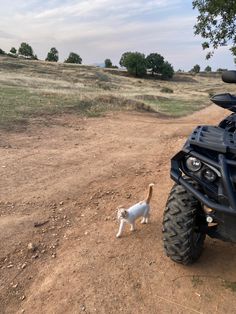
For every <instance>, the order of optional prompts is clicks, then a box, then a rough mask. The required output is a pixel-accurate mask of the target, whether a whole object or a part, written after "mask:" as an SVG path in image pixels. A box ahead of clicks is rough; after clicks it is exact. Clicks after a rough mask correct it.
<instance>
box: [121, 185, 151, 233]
mask: <svg viewBox="0 0 236 314" xmlns="http://www.w3.org/2000/svg"><path fill="white" fill-rule="evenodd" d="M153 186H154V184H153V183H151V184H149V188H148V195H147V197H146V199H145V200H144V201H142V202H139V203H137V204H135V205H133V206H131V207H130V208H128V209H125V208H119V209H118V213H117V218H118V220H120V227H119V231H118V233H117V235H116V237H117V238H119V237H120V236H121V234H122V231H123V229H124V226H125V223H129V224H130V225H131V228H130V230H131V231H134V230H135V220H136V219H137V218H139V217H143V219H142V221H141V223H142V224H145V223H148V219H149V217H150V213H149V212H150V205H149V203H150V200H151V197H152V190H153Z"/></svg>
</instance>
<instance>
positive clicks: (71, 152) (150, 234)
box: [0, 106, 236, 314]
mask: <svg viewBox="0 0 236 314" xmlns="http://www.w3.org/2000/svg"><path fill="white" fill-rule="evenodd" d="M226 114H227V113H226V112H224V111H223V110H222V109H220V108H219V109H218V108H216V107H215V106H212V107H208V108H207V109H204V110H202V111H201V112H198V113H195V114H194V115H192V116H189V117H186V118H182V119H178V120H172V119H168V120H164V119H160V118H157V117H156V116H154V115H149V114H147V115H146V114H138V113H113V114H109V115H107V116H106V117H103V118H91V119H82V118H79V117H78V116H75V115H63V116H59V117H56V118H50V119H51V120H48V122H47V124H48V125H47V126H43V125H42V124H40V125H39V124H38V122H37V121H32V124H31V125H30V127H29V128H28V130H27V131H26V132H24V133H3V132H2V133H1V135H0V175H1V182H0V195H1V196H0V237H1V238H0V240H1V241H0V304H1V305H0V313H30V314H31V313H109V314H110V313H132V314H133V313H134V314H135V313H235V312H236V300H235V292H234V291H233V288H235V286H234V285H233V282H235V281H236V273H235V265H236V250H235V246H234V245H232V244H227V243H223V242H220V241H216V240H212V239H209V238H208V239H207V241H206V245H205V247H206V248H205V251H204V254H203V256H202V258H201V259H200V261H199V262H198V263H196V264H195V265H193V266H191V267H183V266H181V265H177V264H174V263H173V262H171V261H170V260H169V259H168V258H167V257H166V256H165V255H164V252H163V247H162V240H161V239H162V234H161V229H162V213H163V209H164V206H165V202H166V198H167V194H168V191H169V189H170V187H171V185H172V182H171V180H170V179H169V159H170V157H171V156H172V155H173V154H174V153H175V152H176V151H178V149H179V148H180V147H181V146H182V144H183V143H184V141H185V138H186V136H187V135H188V134H189V133H190V132H191V130H192V129H193V127H194V126H195V125H196V124H203V123H204V124H208V123H209V124H212V123H214V124H215V123H217V122H218V121H219V120H220V119H221V118H223V117H224V116H225V115H226ZM150 182H154V183H155V189H154V195H153V199H152V203H151V204H152V216H151V223H150V224H149V225H146V226H143V225H141V224H137V231H136V232H134V233H132V234H131V233H130V231H129V230H128V228H127V230H126V232H125V234H124V236H123V237H122V238H121V239H116V237H115V234H116V232H117V228H118V224H117V221H116V207H117V206H118V205H124V206H129V205H131V204H134V203H135V202H137V201H139V200H141V199H142V198H143V197H144V196H145V195H146V190H147V186H148V184H149V183H150ZM29 243H32V244H33V247H32V246H31V247H28V245H29Z"/></svg>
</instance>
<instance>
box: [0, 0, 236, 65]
mask: <svg viewBox="0 0 236 314" xmlns="http://www.w3.org/2000/svg"><path fill="white" fill-rule="evenodd" d="M191 3H192V1H191V0H182V1H181V0H135V1H133V0H48V1H43V0H29V1H28V0H11V1H9V0H8V1H5V0H0V48H1V49H3V50H5V51H6V52H8V51H9V50H10V49H11V47H16V48H17V49H18V48H19V45H20V43H21V42H27V43H29V44H30V45H31V46H32V48H33V50H34V52H35V53H36V54H37V56H38V58H39V59H45V58H46V55H47V52H48V51H49V50H50V48H51V47H56V48H57V50H58V51H59V57H60V61H62V62H63V61H64V60H65V58H66V57H67V56H68V55H69V53H70V52H76V53H78V54H79V55H80V56H81V57H82V59H83V64H95V63H102V62H104V60H105V59H106V58H110V59H111V60H112V62H113V64H117V65H118V63H119V60H120V57H121V55H122V53H123V52H126V51H139V52H142V53H144V54H145V55H148V54H149V53H152V52H157V53H160V54H161V55H163V56H164V57H165V59H166V60H167V61H169V62H170V63H171V64H172V65H173V66H174V68H175V70H178V69H183V70H190V69H191V68H192V67H193V66H194V65H195V64H199V65H200V66H201V67H202V68H205V67H206V66H207V65H210V66H211V67H212V69H217V68H228V69H234V67H235V66H234V62H233V57H232V55H231V54H230V52H229V50H228V47H222V48H220V49H218V50H217V51H216V53H215V55H214V57H213V58H212V59H211V60H210V61H206V60H205V55H206V52H204V51H203V50H202V47H201V43H202V42H203V41H204V40H203V39H202V38H201V37H199V36H194V30H193V26H194V24H195V22H196V17H197V13H198V12H197V11H196V10H195V11H194V10H193V9H192V4H191Z"/></svg>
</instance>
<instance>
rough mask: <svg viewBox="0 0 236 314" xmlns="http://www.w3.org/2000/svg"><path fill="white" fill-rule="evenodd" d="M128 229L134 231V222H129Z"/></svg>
mask: <svg viewBox="0 0 236 314" xmlns="http://www.w3.org/2000/svg"><path fill="white" fill-rule="evenodd" d="M130 231H135V223H134V222H133V223H131V224H130Z"/></svg>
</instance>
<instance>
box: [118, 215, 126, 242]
mask: <svg viewBox="0 0 236 314" xmlns="http://www.w3.org/2000/svg"><path fill="white" fill-rule="evenodd" d="M124 226H125V221H124V220H123V219H122V220H121V221H120V227H119V231H118V232H117V234H116V237H117V238H120V236H121V234H122V232H123V230H124Z"/></svg>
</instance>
